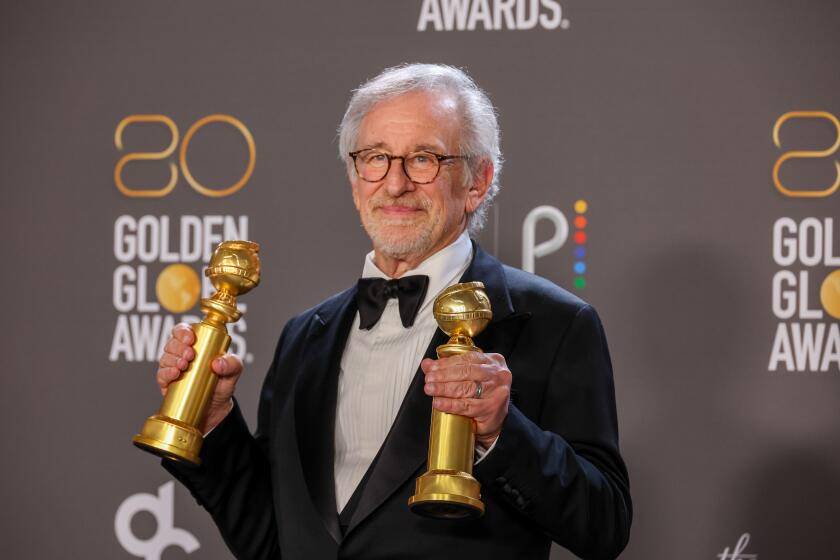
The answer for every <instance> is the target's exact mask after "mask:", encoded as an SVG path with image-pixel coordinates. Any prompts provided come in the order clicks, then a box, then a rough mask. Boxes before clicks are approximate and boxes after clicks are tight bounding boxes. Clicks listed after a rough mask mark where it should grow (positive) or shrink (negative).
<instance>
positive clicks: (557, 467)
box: [157, 64, 631, 560]
mask: <svg viewBox="0 0 840 560" xmlns="http://www.w3.org/2000/svg"><path fill="white" fill-rule="evenodd" d="M340 153H341V157H342V159H343V160H344V161H345V162H346V165H347V173H348V176H349V179H350V183H351V188H352V195H353V202H354V204H355V205H356V209H357V210H358V211H359V214H360V216H361V221H362V224H363V226H364V228H365V231H367V233H368V235H369V236H370V239H371V241H372V243H373V251H372V252H371V253H369V254H368V255H367V257H366V259H365V263H364V269H363V274H362V279H361V280H359V281H358V283H357V284H356V285H354V286H353V287H351V288H350V289H348V290H346V291H344V292H342V293H340V294H337V295H335V296H333V297H332V298H330V299H328V300H326V301H325V302H323V303H321V304H319V305H317V306H315V307H314V308H312V309H309V310H307V311H305V312H303V313H302V314H301V315H299V316H297V317H295V318H293V319H292V320H291V321H289V323H288V324H287V325H286V327H285V329H284V330H283V333H282V335H281V337H280V341H279V343H278V344H277V349H276V352H275V355H274V360H273V362H272V364H271V367H270V368H269V371H268V374H267V376H266V379H265V383H264V387H263V390H262V393H261V397H260V408H259V420H258V426H257V431H256V433H255V435H253V436H252V435H251V434H250V433H249V431H248V428H247V426H246V423H245V421H244V420H243V418H242V415H241V413H240V411H239V409H238V407H237V405H236V404H235V401H234V400H233V398H232V397H233V392H234V387H235V385H236V381H237V379H238V378H239V376H240V374H241V372H242V364H241V362H240V361H239V360H238V359H237V358H236V357H235V356H231V355H228V356H224V357H222V358H219V359H217V360H215V361H214V363H213V369H214V371H215V372H216V373H217V374H218V376H219V383H218V386H217V389H216V393H215V394H214V396H213V400H212V404H211V406H210V410H209V413H208V417H207V420H206V422H205V423H204V426H203V427H202V428H203V430H204V432H205V433H206V434H207V436H206V439H205V442H204V447H203V449H202V460H203V462H202V465H201V467H199V468H190V467H186V466H183V465H180V464H174V463H170V462H168V461H164V466H165V467H166V468H167V469H168V470H169V471H170V472H172V473H173V474H174V476H175V477H177V478H178V479H179V480H181V481H182V482H183V483H184V484H185V485H186V486H187V487H188V488H189V489H190V491H191V492H192V493H193V495H194V496H195V497H196V499H198V501H199V503H201V504H202V505H203V506H204V507H205V508H206V509H207V510H208V511H209V512H210V514H211V515H212V517H213V519H214V520H215V522H216V524H217V525H218V526H219V529H220V530H221V532H222V535H223V537H224V539H225V541H226V542H227V544H228V546H229V547H230V549H231V550H232V551H233V553H234V554H235V555H236V557H237V558H242V559H245V558H248V559H250V558H284V559H290V558H294V559H298V558H299V559H306V560H310V559H322V558H323V559H327V558H424V559H425V558H458V559H463V558H464V557H466V556H467V555H469V556H470V557H474V558H511V559H524V558H547V557H548V556H549V550H550V545H551V542H552V541H554V542H557V543H559V544H560V545H563V546H565V547H567V548H568V549H569V550H571V551H572V552H574V553H575V554H577V555H579V556H581V557H583V558H613V557H615V556H617V555H618V554H619V553H620V552H621V550H622V549H623V548H624V546H625V544H626V543H627V539H628V535H629V529H630V520H631V503H630V495H629V488H628V478H627V471H626V468H625V466H624V463H623V461H622V459H621V456H620V455H619V451H618V433H617V425H616V424H617V423H616V413H615V400H614V395H613V393H614V391H613V380H612V369H611V365H610V359H609V354H608V351H607V343H606V339H605V337H604V332H603V329H602V327H601V323H600V321H599V319H598V316H597V315H596V313H595V311H594V310H593V309H592V307H590V306H589V305H587V304H586V303H584V302H583V301H581V300H580V299H578V298H577V297H575V296H573V295H571V294H569V293H568V292H566V291H564V290H562V289H561V288H558V287H557V286H555V285H553V284H551V283H550V282H548V281H546V280H543V279H540V278H538V277H535V276H532V275H529V274H526V273H524V272H522V271H519V270H516V269H513V268H510V267H507V266H503V265H502V264H501V263H499V262H498V261H497V260H496V259H494V258H493V257H491V256H490V255H488V254H487V253H485V252H484V251H483V250H482V249H481V248H480V247H479V246H478V245H477V244H476V243H475V242H473V241H471V240H470V238H469V232H471V231H476V230H478V229H479V228H480V227H481V225H482V222H483V220H484V216H485V213H486V209H487V206H488V205H489V203H490V201H491V200H492V199H493V197H494V195H495V194H496V191H497V190H498V188H499V187H498V183H497V177H498V174H499V170H500V166H501V153H500V150H499V131H498V125H497V121H496V115H495V110H494V108H493V106H492V104H491V103H490V101H489V99H488V98H487V96H486V95H485V94H484V92H483V91H481V90H480V89H479V88H478V87H477V86H476V85H475V83H474V82H473V81H472V80H471V79H470V78H469V77H468V76H467V75H466V74H464V73H463V72H462V71H460V70H458V69H455V68H452V67H448V66H440V65H427V64H414V65H404V66H400V67H396V68H391V69H388V70H385V71H384V72H383V73H382V74H380V75H379V76H377V77H375V78H374V79H372V80H371V81H369V82H367V83H365V84H364V85H362V86H361V87H360V88H359V89H358V90H356V91H355V93H354V95H353V97H352V99H351V100H350V104H349V106H348V108H347V111H346V113H345V115H344V119H343V121H342V123H341V128H340ZM466 281H482V282H483V283H484V284H485V286H486V292H487V294H488V296H489V298H490V301H491V304H492V309H493V320H492V322H491V323H490V325H489V326H488V327H487V329H486V330H485V331H484V332H483V333H482V334H480V335H479V336H478V337H477V339H476V344H477V345H478V346H480V347H481V348H483V349H484V351H485V353H478V352H473V353H468V354H465V355H462V356H455V357H449V358H443V359H438V360H435V359H433V358H434V356H435V353H434V349H435V347H436V346H438V345H439V344H442V343H443V342H445V340H446V339H445V337H444V336H443V334H442V333H441V332H440V331H438V329H437V324H436V322H435V320H434V317H433V315H432V302H433V300H434V297H435V295H436V294H438V293H439V292H440V291H441V290H443V289H444V288H446V287H447V286H450V285H452V284H455V283H457V282H466ZM193 341H194V338H193V335H192V331H191V330H190V329H189V328H188V327H186V326H184V325H180V326H178V327H176V328H175V330H174V332H173V336H172V338H171V339H170V340H169V342H168V343H167V345H166V350H165V353H164V355H163V356H162V357H161V360H160V369H159V370H158V373H157V381H158V383H159V385H160V386H161V388H162V390H163V391H166V387H167V385H168V384H169V383H170V382H171V381H172V380H174V379H177V378H178V376H179V375H180V373H181V372H182V371H183V370H185V369H186V367H187V365H188V362H189V360H191V359H192V358H193V357H194V352H193V350H192V348H191V347H190V345H191V344H192V343H193ZM432 407H435V408H437V409H439V410H442V411H444V412H451V413H455V414H460V415H464V416H468V417H470V418H472V419H473V420H474V425H475V430H476V464H475V467H474V475H475V477H476V478H477V479H478V481H479V482H480V483H481V484H482V496H483V499H484V501H485V502H486V513H485V515H484V516H483V517H481V518H478V519H461V520H438V519H429V518H425V517H420V516H418V515H415V514H413V513H412V512H410V511H409V508H408V507H407V505H406V502H407V500H408V498H409V497H410V496H411V495H412V494H413V492H414V481H415V478H416V477H417V476H418V475H420V474H422V473H423V472H424V471H425V459H426V451H427V441H428V433H429V417H430V413H431V409H432Z"/></svg>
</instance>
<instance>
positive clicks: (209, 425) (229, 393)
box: [157, 323, 242, 434]
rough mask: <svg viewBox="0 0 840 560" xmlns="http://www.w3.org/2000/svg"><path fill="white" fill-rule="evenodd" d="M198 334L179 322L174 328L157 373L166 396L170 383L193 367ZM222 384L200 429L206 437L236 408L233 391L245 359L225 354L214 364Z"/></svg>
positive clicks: (217, 384) (161, 388)
mask: <svg viewBox="0 0 840 560" xmlns="http://www.w3.org/2000/svg"><path fill="white" fill-rule="evenodd" d="M193 344H195V333H194V332H193V330H192V329H191V328H190V326H189V325H187V324H186V323H179V324H177V325H175V326H174V327H173V328H172V336H171V337H170V338H169V340H168V341H167V342H166V346H164V347H163V355H162V356H161V357H160V362H159V364H158V365H159V366H160V367H159V368H158V370H157V384H158V385H159V386H160V392H161V394H162V395H164V396H165V395H166V391H167V389H168V387H169V384H170V383H172V382H173V381H175V380H176V379H178V378H179V377H181V374H182V373H183V372H185V371H186V370H187V368H189V367H190V362H191V361H192V360H193V359H195V350H193V347H192V345H193ZM210 368H211V369H212V371H213V373H215V374H216V375H217V376H218V378H219V382H218V383H216V390H215V391H213V397H212V398H211V399H210V404H209V405H208V407H207V416H206V417H205V419H204V422H203V423H202V424H201V425H200V426H197V427H198V429H199V431H200V432H201V433H202V434H207V432H209V431H210V430H212V429H213V428H215V427H216V426H217V425H218V424H219V422H221V421H222V420H224V419H225V417H226V416H227V415H228V413H229V412H230V411H231V409H232V408H233V400H232V397H233V391H234V389H235V388H236V382H237V381H238V380H239V376H240V375H242V360H240V359H239V358H238V357H237V356H234V355H233V354H225V355H224V356H221V357H219V358H216V359H215V360H213V362H212V363H211V365H210Z"/></svg>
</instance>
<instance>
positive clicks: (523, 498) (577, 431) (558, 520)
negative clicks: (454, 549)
mask: <svg viewBox="0 0 840 560" xmlns="http://www.w3.org/2000/svg"><path fill="white" fill-rule="evenodd" d="M513 374H514V390H515V386H516V372H513ZM475 475H476V477H477V478H478V480H479V481H480V482H481V483H482V487H483V489H484V491H485V493H487V494H492V495H493V497H495V498H496V499H498V500H499V501H501V502H503V503H506V504H507V505H508V506H509V507H512V508H514V509H516V510H517V511H518V512H519V513H520V514H521V515H523V516H525V517H526V518H528V519H529V520H530V521H531V522H532V523H534V524H535V525H536V526H538V527H539V528H540V529H541V530H542V531H543V532H544V533H546V534H547V535H548V536H549V537H550V538H551V539H552V540H553V541H554V542H556V543H558V544H560V545H562V546H564V547H566V548H568V549H569V550H571V551H572V552H574V553H575V554H577V555H578V556H580V557H581V558H585V559H607V558H615V557H616V556H618V554H619V553H620V552H621V551H622V550H623V549H624V547H625V546H626V544H627V540H628V538H629V533H630V523H631V519H632V505H631V501H630V491H629V480H628V476H627V469H626V467H625V465H624V462H623V460H622V459H621V456H620V455H619V451H618V428H617V420H616V411H615V396H614V388H613V378H612V366H611V363H610V357H609V351H608V349H607V343H606V338H605V335H604V331H603V327H602V326H601V322H600V320H599V318H598V316H597V314H596V313H595V310H594V309H593V308H592V307H590V306H588V305H586V306H583V307H581V308H580V309H579V310H578V312H577V314H576V316H575V317H574V319H573V320H572V322H571V324H570V325H569V326H568V327H567V329H566V332H565V333H564V334H563V335H562V337H561V339H560V345H559V347H558V349H557V351H556V354H555V358H554V360H553V362H552V364H551V371H550V372H549V378H548V380H547V383H546V394H545V396H544V400H543V405H542V407H541V411H540V414H539V417H537V418H529V417H527V416H526V415H525V414H524V413H523V412H522V411H521V410H520V409H519V408H517V407H516V406H515V405H513V404H511V405H510V407H509V410H508V415H507V417H506V419H505V421H504V424H503V426H502V431H501V434H500V435H499V439H498V440H497V442H496V446H495V447H494V449H493V451H492V452H490V453H488V454H487V456H486V457H485V458H484V460H483V461H481V463H480V464H479V465H477V466H476V473H475Z"/></svg>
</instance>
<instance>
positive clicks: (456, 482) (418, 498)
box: [408, 470, 484, 519]
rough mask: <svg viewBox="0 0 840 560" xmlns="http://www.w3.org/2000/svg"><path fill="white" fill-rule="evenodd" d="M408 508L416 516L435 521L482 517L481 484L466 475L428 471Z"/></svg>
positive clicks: (418, 480)
mask: <svg viewBox="0 0 840 560" xmlns="http://www.w3.org/2000/svg"><path fill="white" fill-rule="evenodd" d="M408 507H409V508H411V511H412V512H414V513H417V514H419V515H422V516H424V517H433V518H436V519H467V518H470V519H473V518H477V517H481V516H482V515H483V514H484V502H482V501H481V484H479V482H478V481H477V480H476V479H474V478H473V477H472V475H470V474H469V473H465V472H456V471H445V470H435V471H428V472H426V473H425V474H424V475H423V476H421V477H420V478H418V479H417V483H416V488H415V493H414V495H413V496H412V497H411V498H410V499H409V500H408Z"/></svg>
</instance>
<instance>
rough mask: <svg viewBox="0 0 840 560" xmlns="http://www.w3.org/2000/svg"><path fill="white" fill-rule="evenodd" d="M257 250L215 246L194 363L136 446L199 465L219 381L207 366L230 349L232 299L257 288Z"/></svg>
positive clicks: (236, 244) (245, 245) (241, 244)
mask: <svg viewBox="0 0 840 560" xmlns="http://www.w3.org/2000/svg"><path fill="white" fill-rule="evenodd" d="M259 249H260V247H259V245H258V244H257V243H253V242H251V241H224V242H222V243H220V244H219V246H218V247H216V250H215V251H214V252H213V256H212V257H211V258H210V264H209V266H208V267H207V269H206V270H205V271H204V274H205V276H207V277H208V278H210V282H212V284H213V286H214V287H215V288H216V293H214V294H213V295H212V296H211V297H209V298H206V299H202V300H201V310H202V311H203V312H204V313H205V314H206V315H205V317H204V319H202V320H201V322H199V323H195V324H193V325H192V330H193V331H194V332H195V344H193V349H194V351H195V358H194V359H193V360H192V362H191V363H190V365H189V368H188V369H187V370H186V371H185V372H184V373H183V375H181V377H180V378H179V379H178V380H176V381H173V382H172V383H170V384H169V387H168V389H167V392H166V397H164V399H163V404H162V405H161V407H160V411H159V412H158V413H157V414H155V415H154V416H150V417H149V418H148V419H147V420H146V422H145V423H144V424H143V428H142V430H141V431H140V433H139V434H137V435H136V436H134V439H133V441H134V445H136V446H137V447H139V448H140V449H143V450H145V451H149V452H150V453H154V454H155V455H159V456H161V457H166V458H169V459H174V460H178V461H187V462H189V463H193V464H196V465H198V464H200V463H201V459H200V458H199V452H200V451H201V444H202V441H203V437H202V434H201V432H200V431H199V430H198V427H197V426H199V425H201V423H202V422H203V421H204V417H205V415H206V412H207V406H208V404H209V403H210V399H211V397H212V396H213V391H214V389H215V388H216V382H217V380H218V378H217V376H216V375H215V374H214V373H213V372H212V371H211V369H210V365H211V363H212V362H213V360H214V359H215V358H218V357H219V356H221V355H222V354H224V353H225V352H226V351H227V349H228V347H229V346H230V336H229V335H228V333H227V328H226V327H225V324H226V323H232V322H235V321H237V320H239V318H240V317H241V316H242V312H241V311H239V310H238V309H237V308H236V297H237V296H240V295H243V294H245V293H247V292H249V291H251V290H252V289H253V288H255V287H256V286H257V285H258V284H259V283H260V258H259Z"/></svg>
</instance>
